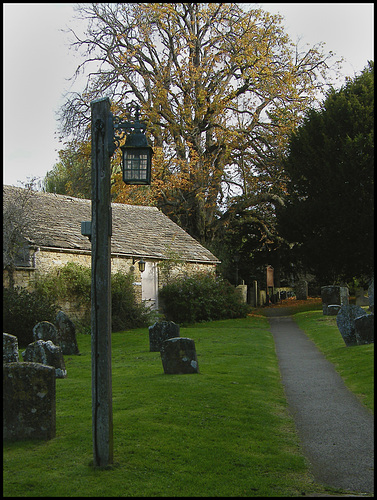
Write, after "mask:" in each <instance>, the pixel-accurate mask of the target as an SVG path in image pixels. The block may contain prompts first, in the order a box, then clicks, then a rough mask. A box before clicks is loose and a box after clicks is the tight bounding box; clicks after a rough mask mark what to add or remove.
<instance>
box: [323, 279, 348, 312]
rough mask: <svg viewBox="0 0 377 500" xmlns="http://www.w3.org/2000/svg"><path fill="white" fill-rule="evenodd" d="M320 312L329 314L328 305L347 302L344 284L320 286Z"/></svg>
mask: <svg viewBox="0 0 377 500" xmlns="http://www.w3.org/2000/svg"><path fill="white" fill-rule="evenodd" d="M321 297H322V312H323V314H324V315H325V316H328V315H329V310H328V306H329V305H337V304H338V305H341V306H343V305H345V304H348V302H349V291H348V287H346V286H335V285H334V286H330V285H329V286H323V287H322V288H321Z"/></svg>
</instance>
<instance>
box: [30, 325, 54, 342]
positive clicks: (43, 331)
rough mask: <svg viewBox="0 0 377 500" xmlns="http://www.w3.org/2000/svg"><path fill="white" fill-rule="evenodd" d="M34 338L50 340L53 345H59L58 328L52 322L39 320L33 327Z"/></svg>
mask: <svg viewBox="0 0 377 500" xmlns="http://www.w3.org/2000/svg"><path fill="white" fill-rule="evenodd" d="M33 339H34V340H51V342H52V343H53V344H55V345H59V338H58V330H57V328H56V326H55V325H54V324H53V323H50V322H49V321H41V322H40V323H37V324H36V325H35V327H34V328H33Z"/></svg>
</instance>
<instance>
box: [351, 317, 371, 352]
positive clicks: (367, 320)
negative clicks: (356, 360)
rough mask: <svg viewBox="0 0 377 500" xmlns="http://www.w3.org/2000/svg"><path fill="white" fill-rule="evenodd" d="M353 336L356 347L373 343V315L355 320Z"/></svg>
mask: <svg viewBox="0 0 377 500" xmlns="http://www.w3.org/2000/svg"><path fill="white" fill-rule="evenodd" d="M355 336H356V341H357V343H358V345H362V344H372V343H374V314H366V315H364V316H359V317H358V318H355Z"/></svg>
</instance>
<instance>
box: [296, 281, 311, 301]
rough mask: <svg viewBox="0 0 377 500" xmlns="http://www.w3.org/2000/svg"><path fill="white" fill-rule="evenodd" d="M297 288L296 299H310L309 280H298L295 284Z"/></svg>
mask: <svg viewBox="0 0 377 500" xmlns="http://www.w3.org/2000/svg"><path fill="white" fill-rule="evenodd" d="M295 289H296V299H297V300H307V299H308V282H307V281H305V280H301V281H298V282H297V283H296V286H295Z"/></svg>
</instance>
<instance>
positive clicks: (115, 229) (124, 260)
mask: <svg viewBox="0 0 377 500" xmlns="http://www.w3.org/2000/svg"><path fill="white" fill-rule="evenodd" d="M22 191H25V190H22V188H16V187H13V186H3V204H4V207H6V206H7V204H9V203H12V202H14V200H15V199H17V196H20V193H21V192H22ZM26 210H27V218H28V221H30V223H28V225H27V228H26V229H25V230H24V233H23V234H24V236H25V239H24V246H23V249H22V252H21V251H20V252H19V259H18V261H17V263H16V271H15V284H16V285H20V286H25V287H30V286H31V283H32V280H33V278H34V276H35V273H36V272H45V271H48V270H49V269H52V268H54V267H61V266H63V265H64V264H66V263H68V262H76V263H78V264H82V265H84V266H88V267H90V266H91V243H90V241H89V239H88V238H87V237H86V236H83V235H82V234H81V222H83V221H90V220H91V200H85V199H80V198H74V197H71V196H63V195H57V194H53V193H41V192H32V193H31V195H30V200H29V201H28V204H27V209H26ZM140 259H143V260H144V261H145V263H146V268H145V271H144V272H143V273H140V271H139V268H138V265H137V262H138V261H139V260H140ZM219 262H220V261H219V260H218V259H217V258H216V257H215V256H214V255H213V254H212V253H211V252H210V251H209V250H207V249H206V248H204V247H203V246H202V245H201V244H200V243H198V242H197V241H196V240H195V239H194V238H192V237H191V236H190V235H189V234H188V233H186V231H184V230H183V229H182V228H181V227H179V226H178V225H177V224H175V223H174V222H173V221H171V220H170V219H169V217H167V216H166V215H164V214H163V213H162V212H161V211H159V210H158V209H157V208H155V207H147V206H137V205H124V204H120V203H112V238H111V271H112V272H118V271H121V272H124V273H128V272H130V271H131V272H133V273H134V276H135V279H134V286H135V289H136V292H137V296H139V298H140V300H144V301H146V302H147V303H148V304H149V305H151V306H152V307H153V308H156V309H157V308H158V289H159V288H160V287H161V286H162V285H163V283H164V280H166V276H167V275H173V274H174V273H180V272H182V271H185V272H187V273H189V274H190V273H193V272H196V271H209V272H214V271H215V268H216V264H218V263H219ZM169 263H170V264H169ZM8 282H9V280H8V276H7V272H6V271H4V273H3V283H4V286H7V285H8ZM67 312H69V311H67Z"/></svg>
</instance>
